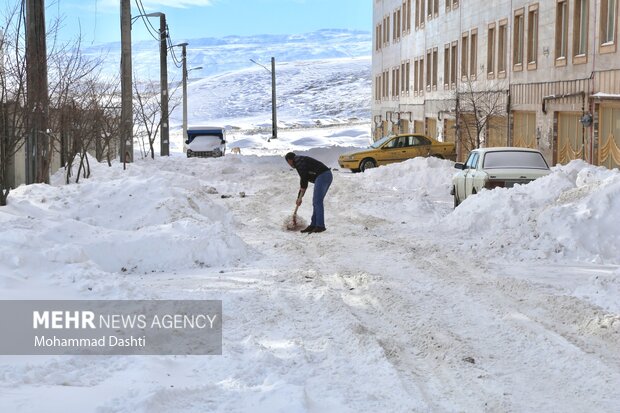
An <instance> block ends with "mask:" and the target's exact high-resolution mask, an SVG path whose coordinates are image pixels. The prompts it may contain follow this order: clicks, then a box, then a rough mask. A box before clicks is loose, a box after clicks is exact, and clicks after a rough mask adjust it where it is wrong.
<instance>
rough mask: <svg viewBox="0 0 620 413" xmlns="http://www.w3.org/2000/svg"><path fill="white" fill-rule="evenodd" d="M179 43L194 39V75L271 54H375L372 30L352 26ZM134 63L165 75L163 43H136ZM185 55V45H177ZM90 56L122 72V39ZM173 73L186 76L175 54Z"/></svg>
mask: <svg viewBox="0 0 620 413" xmlns="http://www.w3.org/2000/svg"><path fill="white" fill-rule="evenodd" d="M173 41H174V42H175V43H176V44H178V43H182V42H187V43H189V46H188V47H187V64H188V67H189V68H192V67H198V66H202V67H203V69H202V70H201V71H200V72H198V73H197V72H194V73H193V74H192V75H193V76H194V77H196V76H208V75H212V74H216V73H223V72H228V71H231V70H238V69H243V68H246V67H250V66H253V63H252V62H250V59H254V60H256V61H258V62H261V63H264V64H268V63H269V61H270V59H271V57H272V56H273V57H275V58H276V62H292V61H299V60H309V59H326V58H337V57H360V56H370V54H371V51H372V48H371V44H372V35H371V34H370V33H369V32H361V31H349V30H320V31H316V32H312V33H305V34H293V35H260V36H226V37H221V38H202V39H173ZM132 49H133V61H132V62H133V67H134V71H135V72H136V73H137V74H138V76H143V77H145V78H152V79H159V43H158V42H156V41H155V40H152V41H140V42H135V43H133V45H132ZM175 50H176V52H175V53H176V56H177V57H178V58H179V59H180V57H181V49H180V48H175ZM84 53H85V54H86V55H96V56H101V55H104V56H107V60H106V67H105V69H104V70H105V72H106V73H108V74H111V75H115V74H117V73H118V68H119V65H120V43H118V42H117V43H107V44H103V45H98V46H91V47H86V48H84ZM168 72H169V74H168V76H169V78H170V79H171V80H173V79H175V78H180V77H181V71H180V69H178V68H177V67H175V65H174V63H173V59H172V57H171V56H169V58H168Z"/></svg>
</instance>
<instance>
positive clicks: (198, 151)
mask: <svg viewBox="0 0 620 413" xmlns="http://www.w3.org/2000/svg"><path fill="white" fill-rule="evenodd" d="M185 145H186V149H187V157H188V158H191V157H199V158H212V157H218V156H224V154H225V153H226V129H224V128H221V127H219V126H190V127H188V128H187V139H186V140H185Z"/></svg>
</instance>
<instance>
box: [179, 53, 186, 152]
mask: <svg viewBox="0 0 620 413" xmlns="http://www.w3.org/2000/svg"><path fill="white" fill-rule="evenodd" d="M178 46H181V48H182V51H181V60H182V61H183V139H182V140H183V142H185V140H186V139H187V43H181V44H179V45H178Z"/></svg>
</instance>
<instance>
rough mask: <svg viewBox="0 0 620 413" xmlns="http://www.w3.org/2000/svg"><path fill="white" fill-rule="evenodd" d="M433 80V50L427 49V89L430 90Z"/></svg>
mask: <svg viewBox="0 0 620 413" xmlns="http://www.w3.org/2000/svg"><path fill="white" fill-rule="evenodd" d="M432 81H433V51H432V50H431V49H428V50H427V51H426V90H428V91H429V92H430V90H431V83H432Z"/></svg>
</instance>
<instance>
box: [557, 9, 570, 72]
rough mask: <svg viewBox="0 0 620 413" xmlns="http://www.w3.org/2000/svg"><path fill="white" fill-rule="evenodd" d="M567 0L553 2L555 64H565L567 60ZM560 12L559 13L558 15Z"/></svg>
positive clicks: (568, 12)
mask: <svg viewBox="0 0 620 413" xmlns="http://www.w3.org/2000/svg"><path fill="white" fill-rule="evenodd" d="M569 7H570V5H569V2H568V0H557V1H556V4H555V43H554V45H555V47H554V64H555V66H557V67H559V66H566V64H567V61H568V54H569V50H568V16H569V14H570V10H569ZM560 12H562V13H561V15H560Z"/></svg>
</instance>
